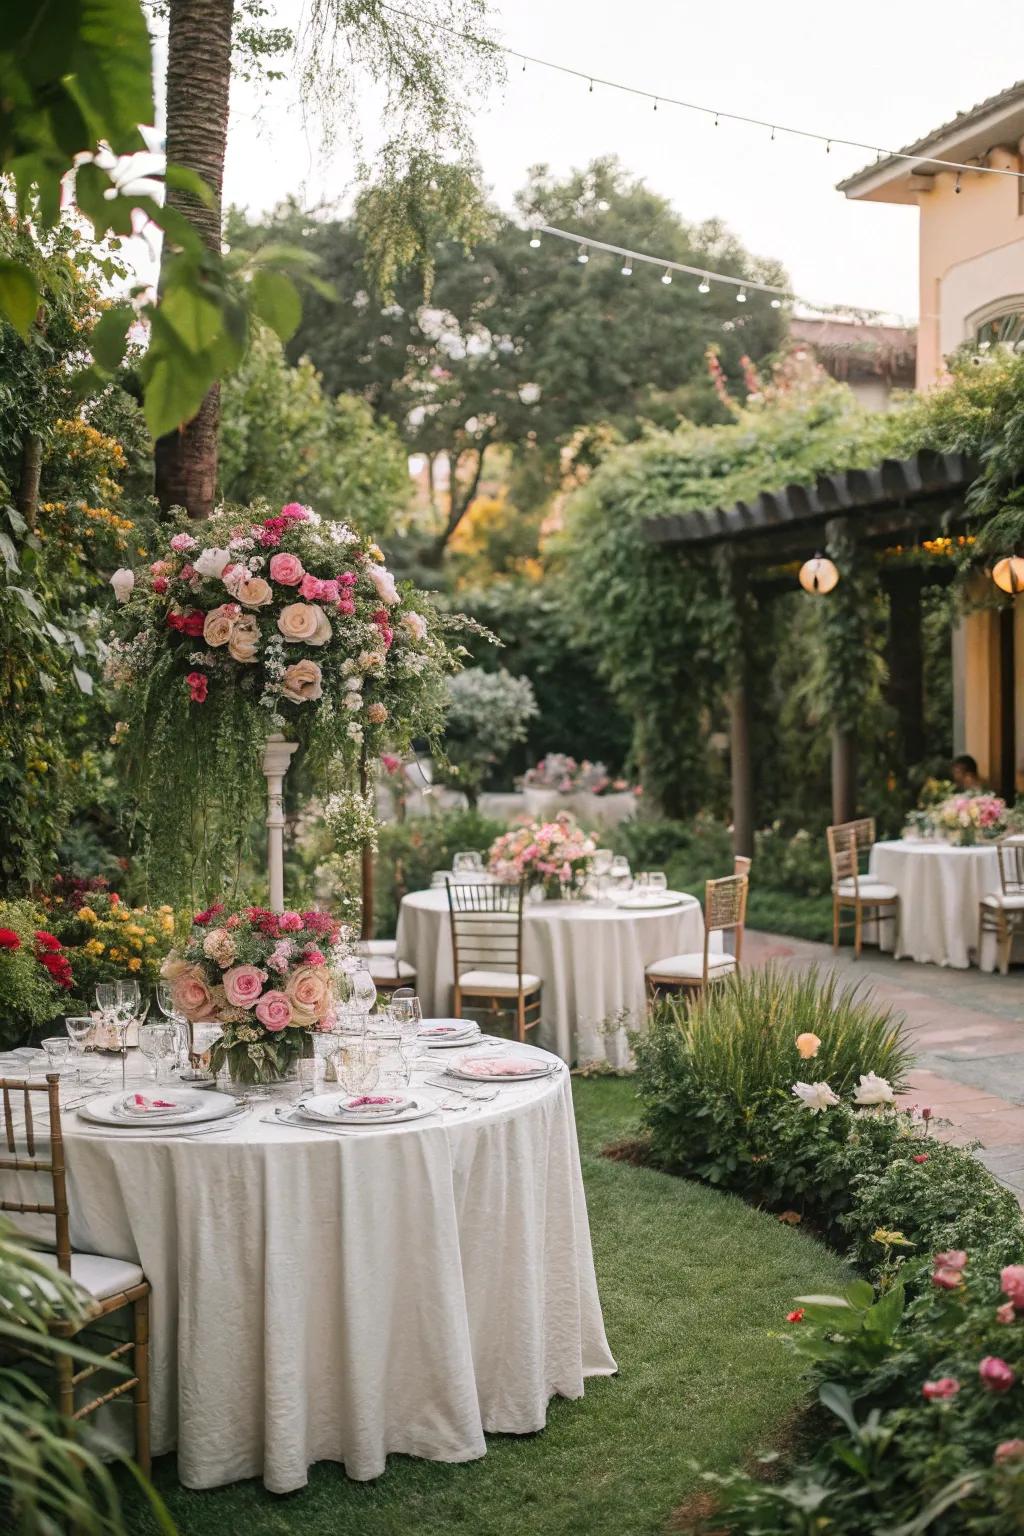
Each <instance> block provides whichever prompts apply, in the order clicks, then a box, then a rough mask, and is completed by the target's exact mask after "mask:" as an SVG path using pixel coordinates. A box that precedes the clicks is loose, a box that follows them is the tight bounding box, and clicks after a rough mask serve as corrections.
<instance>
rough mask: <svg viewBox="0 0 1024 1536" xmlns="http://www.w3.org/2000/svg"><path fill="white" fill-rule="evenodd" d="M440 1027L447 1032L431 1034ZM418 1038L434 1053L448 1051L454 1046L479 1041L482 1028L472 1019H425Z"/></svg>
mask: <svg viewBox="0 0 1024 1536" xmlns="http://www.w3.org/2000/svg"><path fill="white" fill-rule="evenodd" d="M439 1027H444V1028H445V1030H446V1032H445V1033H441V1034H436V1035H435V1034H431V1032H430V1031H431V1029H432V1028H435V1029H436V1028H439ZM417 1038H418V1039H420V1040H422V1041H423V1042H424V1043H425V1044H426V1045H428V1046H429V1047H430V1049H431V1050H432V1051H436V1050H438V1049H441V1050H447V1049H449V1048H450V1047H451V1046H453V1045H469V1043H470V1042H471V1041H473V1040H479V1039H480V1026H479V1024H474V1023H473V1021H472V1019H424V1020H423V1024H422V1026H421V1028H420V1031H419V1035H418V1037H417Z"/></svg>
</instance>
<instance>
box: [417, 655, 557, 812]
mask: <svg viewBox="0 0 1024 1536" xmlns="http://www.w3.org/2000/svg"><path fill="white" fill-rule="evenodd" d="M536 713H537V703H536V700H535V699H534V696H533V685H532V683H531V682H530V679H529V678H528V677H513V676H512V673H511V672H507V671H506V670H505V668H504V667H500V668H499V669H498V671H497V672H485V671H484V669H483V667H469V668H467V670H466V671H465V672H460V673H458V674H457V675H456V676H455V677H450V678H449V679H448V715H447V719H446V721H445V735H444V753H445V756H444V758H442V759H441V760H440V762H439V763H438V777H439V778H440V779H441V781H442V782H443V783H446V784H449V785H451V787H452V788H453V789H461V790H464V791H465V793H466V795H467V797H468V799H469V803H470V805H475V804H476V800H477V796H478V795H479V793H480V790H481V789H482V788H483V785H484V780H485V779H486V777H487V774H488V773H489V772H490V771H491V769H492V768H494V767H495V766H496V765H497V764H499V763H500V762H501V761H502V759H503V758H504V757H505V756H506V755H507V754H508V752H509V751H510V750H511V748H512V747H514V746H515V744H516V743H517V742H519V741H525V739H526V728H527V724H528V722H529V721H530V720H532V719H533V717H534V715H536Z"/></svg>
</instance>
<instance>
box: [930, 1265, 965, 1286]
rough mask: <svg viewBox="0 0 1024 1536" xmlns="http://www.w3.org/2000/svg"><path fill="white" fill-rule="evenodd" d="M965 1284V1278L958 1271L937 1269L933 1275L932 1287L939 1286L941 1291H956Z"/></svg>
mask: <svg viewBox="0 0 1024 1536" xmlns="http://www.w3.org/2000/svg"><path fill="white" fill-rule="evenodd" d="M963 1283H964V1277H963V1275H962V1274H961V1272H960V1270H958V1269H937V1270H936V1271H935V1273H934V1274H933V1275H932V1285H935V1286H938V1288H939V1290H940V1291H955V1290H957V1289H959V1287H960V1286H961V1285H963Z"/></svg>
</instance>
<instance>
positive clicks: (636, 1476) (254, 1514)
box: [126, 1078, 844, 1536]
mask: <svg viewBox="0 0 1024 1536" xmlns="http://www.w3.org/2000/svg"><path fill="white" fill-rule="evenodd" d="M575 1091H576V1112H577V1121H578V1125H579V1133H580V1143H581V1150H582V1155H583V1168H584V1176H585V1179H586V1184H587V1199H588V1203H589V1208H590V1222H591V1231H592V1234H593V1240H594V1249H595V1259H596V1263H597V1275H598V1282H599V1285H600V1288H601V1297H602V1301H603V1305H604V1315H605V1323H606V1327H607V1332H608V1338H609V1342H610V1344H611V1347H612V1352H613V1353H614V1355H615V1357H616V1359H617V1361H618V1364H619V1371H620V1374H619V1376H618V1377H616V1378H611V1379H599V1380H594V1381H591V1382H588V1384H587V1389H586V1396H585V1398H584V1399H583V1401H581V1402H576V1403H569V1402H563V1401H555V1402H553V1403H552V1405H551V1409H550V1413H549V1418H548V1426H547V1428H546V1430H545V1431H544V1432H543V1433H542V1434H540V1435H533V1436H526V1437H515V1436H500V1435H499V1436H492V1437H490V1439H489V1450H488V1454H487V1456H486V1457H485V1458H484V1459H483V1460H481V1461H476V1462H470V1463H468V1464H465V1465H461V1466H444V1465H440V1464H437V1463H432V1462H422V1461H414V1460H411V1459H408V1458H404V1457H392V1458H391V1459H390V1461H389V1463H388V1469H387V1472H386V1473H385V1474H384V1476H383V1477H380V1478H378V1479H377V1481H376V1482H373V1483H353V1482H350V1481H349V1480H348V1479H347V1478H346V1477H345V1474H344V1472H343V1470H342V1469H341V1468H340V1467H338V1466H335V1465H332V1464H326V1465H320V1466H317V1467H314V1468H312V1469H311V1471H310V1481H309V1486H308V1487H307V1488H305V1489H303V1490H302V1491H301V1492H298V1493H294V1494H289V1495H287V1496H286V1497H275V1496H273V1495H271V1494H268V1493H266V1492H265V1490H264V1489H263V1488H262V1486H261V1485H260V1484H259V1483H258V1482H248V1483H239V1484H235V1485H233V1486H231V1487H229V1488H224V1489H218V1490H214V1491H211V1492H206V1493H193V1492H189V1491H187V1490H185V1489H181V1488H179V1487H178V1485H177V1482H176V1479H175V1466H174V1458H173V1457H170V1456H168V1457H164V1458H163V1459H162V1460H161V1461H160V1462H159V1463H158V1464H157V1468H156V1473H155V1479H156V1483H157V1486H158V1487H159V1488H160V1490H161V1492H162V1493H163V1495H164V1497H165V1499H166V1500H167V1503H168V1505H169V1507H170V1509H171V1512H172V1514H173V1516H174V1518H175V1519H176V1520H177V1522H178V1526H179V1529H180V1531H181V1532H182V1533H183V1536H236V1533H239V1536H240V1533H244V1536H291V1533H295V1536H299V1533H301V1536H410V1533H415V1536H566V1533H579V1536H584V1533H585V1536H655V1533H659V1532H661V1531H662V1530H663V1529H664V1527H665V1524H666V1521H667V1520H668V1518H669V1516H670V1514H671V1512H672V1510H673V1508H674V1507H675V1506H676V1505H678V1504H679V1503H680V1501H681V1500H682V1499H683V1498H684V1497H685V1495H686V1493H687V1491H688V1489H690V1488H691V1487H692V1486H693V1483H694V1480H695V1473H694V1472H693V1470H692V1469H691V1467H690V1461H691V1459H693V1460H695V1461H697V1462H699V1463H701V1464H703V1465H705V1466H710V1467H713V1468H716V1469H725V1468H727V1467H730V1466H733V1465H735V1464H736V1463H737V1462H738V1461H740V1460H741V1459H742V1458H743V1457H744V1456H745V1455H746V1454H747V1453H748V1452H751V1451H755V1450H756V1449H757V1448H758V1447H760V1446H763V1445H765V1444H766V1443H767V1442H769V1441H770V1440H771V1438H772V1435H773V1432H777V1431H779V1429H780V1426H782V1425H783V1424H784V1421H785V1420H786V1417H787V1415H788V1413H789V1412H790V1410H791V1409H792V1408H793V1406H794V1405H795V1404H796V1403H797V1402H798V1401H799V1400H800V1397H801V1394H802V1388H801V1381H800V1373H799V1370H798V1367H797V1362H796V1361H795V1359H794V1358H793V1356H792V1355H791V1354H790V1353H789V1351H788V1350H786V1349H785V1348H784V1347H783V1345H782V1344H781V1343H780V1342H779V1339H778V1337H777V1336H773V1335H777V1334H778V1333H781V1332H783V1331H784V1330H785V1323H784V1320H783V1319H784V1313H785V1311H786V1309H787V1306H788V1304H789V1300H790V1297H791V1296H792V1295H793V1294H794V1293H797V1292H801V1291H831V1290H834V1289H835V1287H836V1286H837V1285H838V1284H841V1283H842V1279H843V1274H844V1269H843V1266H842V1264H841V1263H840V1261H839V1259H838V1258H836V1257H835V1255H833V1254H831V1253H829V1252H828V1251H827V1250H825V1249H824V1248H822V1247H820V1246H819V1245H818V1244H817V1243H815V1242H814V1241H813V1240H812V1239H811V1238H808V1237H805V1236H804V1235H803V1234H802V1233H799V1232H794V1231H792V1230H791V1229H790V1228H789V1227H785V1226H780V1225H779V1223H778V1222H777V1221H776V1220H774V1219H773V1218H771V1217H769V1216H766V1215H763V1214H761V1213H760V1212H757V1211H754V1210H752V1209H750V1208H749V1207H747V1206H745V1205H743V1204H742V1203H741V1202H740V1201H739V1200H737V1199H734V1198H733V1197H731V1196H728V1195H720V1194H717V1193H716V1192H715V1191H713V1190H710V1189H706V1188H704V1187H702V1186H700V1185H697V1184H691V1183H688V1182H687V1181H685V1180H683V1179H677V1178H672V1177H670V1176H669V1175H667V1174H663V1173H658V1172H655V1171H654V1170H653V1169H648V1168H638V1167H633V1166H632V1165H630V1164H627V1163H621V1162H612V1161H610V1160H608V1159H606V1158H603V1157H601V1156H600V1150H601V1148H602V1147H603V1146H605V1145H606V1144H607V1143H608V1142H609V1141H611V1140H613V1139H615V1138H617V1137H621V1136H623V1135H624V1134H628V1132H629V1131H630V1130H631V1129H632V1127H633V1126H634V1125H635V1123H636V1119H637V1110H636V1102H635V1099H634V1097H633V1089H632V1085H631V1083H630V1082H629V1081H628V1080H624V1079H612V1078H598V1079H593V1080H588V1081H580V1080H577V1081H576V1084H575ZM126 1496H127V1494H126ZM132 1508H133V1520H134V1522H135V1523H134V1524H133V1525H132V1530H133V1532H134V1533H138V1536H142V1533H149V1532H150V1531H151V1530H152V1529H153V1527H152V1525H151V1523H150V1522H149V1518H148V1516H147V1515H145V1514H144V1513H143V1511H142V1510H141V1508H140V1506H139V1505H138V1504H137V1503H133V1506H132Z"/></svg>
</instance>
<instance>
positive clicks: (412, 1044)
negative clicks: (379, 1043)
mask: <svg viewBox="0 0 1024 1536" xmlns="http://www.w3.org/2000/svg"><path fill="white" fill-rule="evenodd" d="M391 1019H392V1024H393V1026H394V1029H395V1032H396V1034H397V1035H398V1036H399V1038H400V1039H401V1041H402V1043H403V1045H404V1046H405V1048H406V1050H407V1051H408V1052H409V1056H410V1058H411V1060H413V1061H415V1060H416V1059H417V1058H418V1057H420V1056H422V1055H423V1054H424V1053H425V1052H426V1050H427V1046H426V1044H425V1043H424V1042H423V1041H421V1040H420V1038H419V1033H420V1027H421V1025H422V1024H423V1007H422V1004H421V1003H420V1000H419V998H418V997H417V996H416V994H415V992H414V991H413V989H412V987H398V988H397V989H396V990H395V991H394V992H392V994H391Z"/></svg>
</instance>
